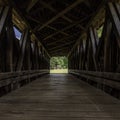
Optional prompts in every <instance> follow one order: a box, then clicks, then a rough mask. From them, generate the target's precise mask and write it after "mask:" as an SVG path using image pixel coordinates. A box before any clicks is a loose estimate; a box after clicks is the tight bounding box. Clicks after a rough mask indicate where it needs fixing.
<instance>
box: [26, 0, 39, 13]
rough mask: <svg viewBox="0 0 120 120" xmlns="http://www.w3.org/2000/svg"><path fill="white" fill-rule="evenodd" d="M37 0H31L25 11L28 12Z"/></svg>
mask: <svg viewBox="0 0 120 120" xmlns="http://www.w3.org/2000/svg"><path fill="white" fill-rule="evenodd" d="M38 1H39V0H31V1H30V3H29V5H28V7H27V9H26V11H27V12H29V11H30V10H31V9H32V8H33V7H34V6H35V5H36V3H37V2H38Z"/></svg>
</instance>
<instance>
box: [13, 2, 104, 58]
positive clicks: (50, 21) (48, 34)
mask: <svg viewBox="0 0 120 120" xmlns="http://www.w3.org/2000/svg"><path fill="white" fill-rule="evenodd" d="M13 1H14V5H15V7H16V8H17V9H18V10H19V11H20V12H21V13H22V15H23V16H24V18H25V19H26V21H27V22H28V23H29V25H30V27H31V29H32V31H33V33H34V34H35V35H36V37H37V38H38V39H39V40H40V41H41V43H42V44H43V45H44V47H45V48H46V50H47V51H48V53H49V54H50V55H51V56H64V55H65V56H66V55H68V53H69V51H70V50H71V49H72V47H73V45H74V44H75V42H76V40H77V39H78V38H79V37H80V35H81V33H83V32H84V31H86V28H87V26H88V25H89V23H90V21H91V19H92V18H93V17H94V16H95V14H96V11H97V10H98V9H100V8H101V7H103V5H104V1H105V0H13ZM101 17H102V16H101ZM97 19H98V18H97ZM98 20H99V21H101V19H98Z"/></svg>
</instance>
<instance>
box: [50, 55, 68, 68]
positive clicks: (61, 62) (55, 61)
mask: <svg viewBox="0 0 120 120" xmlns="http://www.w3.org/2000/svg"><path fill="white" fill-rule="evenodd" d="M50 67H51V69H58V68H60V69H66V68H68V59H67V58H66V57H52V58H51V60H50Z"/></svg>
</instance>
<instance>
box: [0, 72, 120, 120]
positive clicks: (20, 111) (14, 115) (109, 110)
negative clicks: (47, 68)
mask: <svg viewBox="0 0 120 120" xmlns="http://www.w3.org/2000/svg"><path fill="white" fill-rule="evenodd" d="M0 106H1V107H0V119H1V120H8V119H9V120H21V119H22V120H25V119H29V120H33V119H35V120H39V119H42V120H61V119H63V120H68V119H69V120H80V119H83V120H89V119H90V120H119V119H120V114H119V110H120V101H118V100H117V99H115V98H113V97H111V96H109V95H107V94H106V93H104V92H102V91H100V90H98V89H95V88H94V87H92V86H90V85H88V84H86V83H84V82H83V81H80V80H79V79H77V78H75V77H73V76H72V75H65V74H61V75H60V74H56V75H47V76H45V77H41V78H40V79H38V80H36V81H34V82H32V83H31V84H29V85H27V86H24V87H22V88H20V89H18V90H16V91H14V92H12V93H10V94H8V95H6V96H4V97H1V98H0Z"/></svg>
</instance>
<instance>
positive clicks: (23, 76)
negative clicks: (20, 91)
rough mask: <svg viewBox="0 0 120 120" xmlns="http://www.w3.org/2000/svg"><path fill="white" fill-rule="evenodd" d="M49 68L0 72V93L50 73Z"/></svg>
mask: <svg viewBox="0 0 120 120" xmlns="http://www.w3.org/2000/svg"><path fill="white" fill-rule="evenodd" d="M48 73H49V70H31V71H20V72H8V73H0V89H1V90H0V95H3V94H6V93H8V92H10V91H12V90H14V89H17V88H19V87H21V86H23V85H25V84H28V83H30V82H31V81H33V80H35V79H37V78H38V77H40V76H42V75H45V74H48Z"/></svg>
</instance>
